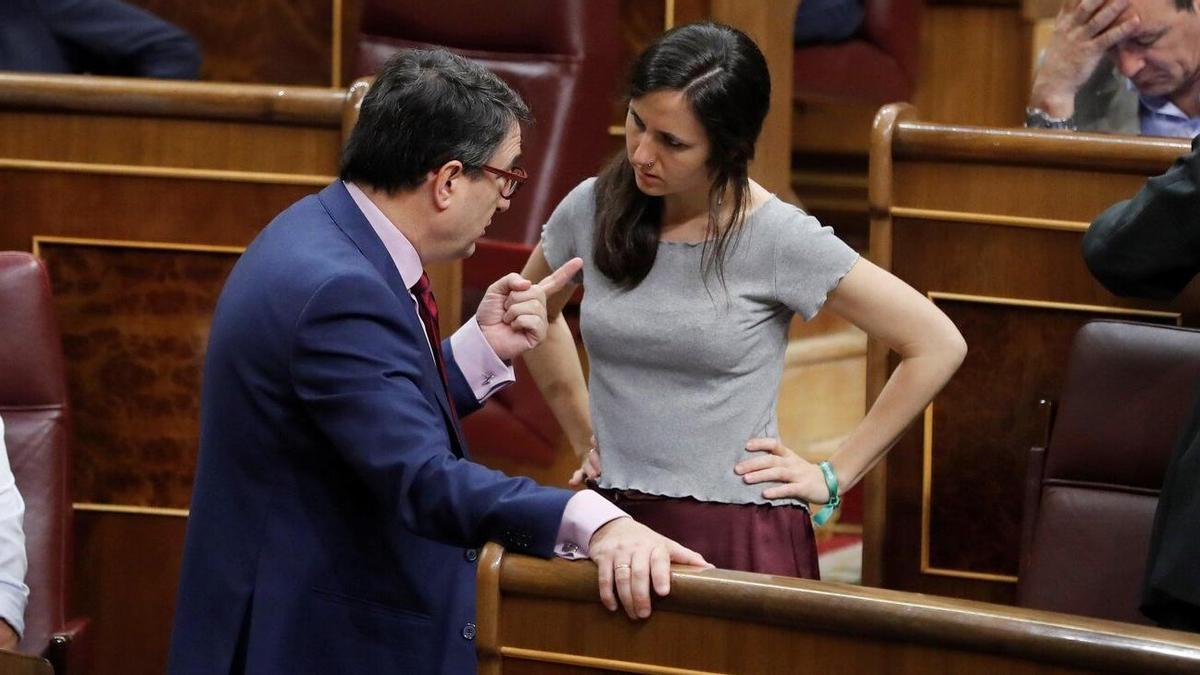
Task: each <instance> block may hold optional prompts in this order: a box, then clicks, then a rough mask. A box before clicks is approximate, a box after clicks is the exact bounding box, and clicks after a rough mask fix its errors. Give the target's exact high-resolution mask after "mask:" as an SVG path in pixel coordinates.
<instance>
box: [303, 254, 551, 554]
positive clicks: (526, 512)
mask: <svg viewBox="0 0 1200 675" xmlns="http://www.w3.org/2000/svg"><path fill="white" fill-rule="evenodd" d="M396 305H397V301H396V297H395V295H394V294H393V293H392V292H391V291H390V290H389V289H388V288H387V287H386V286H384V285H383V284H380V283H379V282H378V280H377V279H373V278H371V277H370V276H368V275H362V276H355V275H343V276H338V277H334V278H332V279H330V280H328V281H327V282H326V283H324V284H323V285H322V286H321V287H320V288H319V289H318V290H317V291H316V293H315V294H314V295H313V296H312V297H311V298H310V299H309V301H308V303H307V306H306V308H305V310H304V311H303V313H302V314H301V316H300V320H299V323H298V325H297V327H296V331H295V341H294V345H293V348H292V358H291V371H292V381H293V383H294V386H295V387H296V392H297V394H298V395H299V397H300V399H301V400H302V401H303V402H304V406H305V408H306V409H307V410H308V412H309V413H310V414H311V415H312V418H313V420H315V422H316V424H317V426H318V427H319V428H320V430H321V432H322V433H323V434H324V435H325V436H326V438H328V439H329V441H330V443H331V445H332V446H333V448H334V449H335V451H336V452H337V453H338V455H340V456H341V458H342V459H343V460H344V461H345V462H346V464H347V465H349V466H350V467H351V469H352V470H353V471H354V472H355V473H356V474H357V475H358V477H359V478H360V479H361V480H362V481H363V483H364V484H365V485H366V486H367V488H368V489H369V490H370V491H371V493H372V494H373V495H374V496H375V497H376V499H377V500H378V501H379V502H380V503H382V504H385V505H386V508H388V509H389V511H391V512H392V513H394V514H395V517H396V518H398V519H399V521H400V522H402V523H403V524H404V526H405V527H406V528H408V529H409V530H411V531H412V532H415V533H417V534H418V535H420V536H423V537H427V538H429V539H433V540H436V541H440V542H443V543H446V544H451V545H455V546H466V547H474V546H480V545H482V544H483V543H484V542H485V541H488V540H492V541H499V542H501V543H503V544H504V545H505V547H506V548H509V549H510V550H517V551H521V552H524V553H530V554H533V555H540V556H543V557H549V556H551V555H552V554H553V551H554V544H555V538H556V536H557V534H558V528H559V524H560V521H561V519H562V513H563V510H564V509H565V508H566V504H567V501H568V500H569V499H570V498H571V496H572V494H573V493H572V492H569V491H567V490H560V489H557V488H548V487H542V486H539V485H537V484H536V483H534V482H533V481H531V480H529V479H528V478H512V477H508V476H505V475H504V474H502V473H500V472H498V471H493V470H491V469H488V468H486V467H483V466H481V465H479V464H475V463H473V462H470V461H467V460H464V459H461V458H459V457H457V456H455V455H454V454H453V453H452V452H451V450H450V444H449V443H450V441H449V436H448V435H447V430H446V426H445V423H444V422H443V418H442V416H441V414H440V412H438V411H437V410H436V409H435V408H434V407H433V405H431V404H430V403H429V401H428V400H427V399H426V398H425V396H424V395H423V394H422V392H421V384H420V383H421V382H422V374H421V370H420V366H419V365H418V364H419V361H420V360H421V359H422V358H425V357H424V352H425V351H426V350H428V345H427V344H426V342H425V337H424V335H423V334H416V333H415V332H410V331H409V329H408V328H406V326H405V325H404V324H402V323H401V322H400V321H399V320H398V318H397V314H398V312H396V311H394V308H395V306H396ZM459 378H461V375H459ZM437 386H441V384H440V383H437ZM463 386H465V382H464V383H463Z"/></svg>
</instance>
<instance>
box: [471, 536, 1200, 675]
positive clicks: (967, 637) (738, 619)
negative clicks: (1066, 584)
mask: <svg viewBox="0 0 1200 675" xmlns="http://www.w3.org/2000/svg"><path fill="white" fill-rule="evenodd" d="M478 576H479V580H478V584H479V585H478V591H477V593H478V595H477V597H478V600H477V603H476V604H477V607H476V614H477V624H478V635H477V637H476V640H477V643H478V645H477V648H478V651H479V659H480V673H482V674H483V675H499V674H500V673H530V672H537V673H569V672H590V673H596V672H622V673H677V674H682V673H689V674H696V675H699V674H701V673H800V672H813V673H822V674H825V675H836V674H838V673H882V672H888V673H921V674H936V673H986V672H993V673H1001V672H1002V673H1039V674H1042V675H1049V674H1050V673H1078V672H1081V671H1086V672H1106V673H1192V672H1196V670H1197V669H1198V668H1200V636H1194V635H1190V634H1187V633H1178V632H1175V631H1166V630H1161V629H1157V628H1148V627H1144V626H1133V625H1129V624H1123V623H1116V622H1111V621H1101V620H1097V619H1084V618H1081V617H1075V616H1070V615H1066V614H1057V613H1053V612H1040V611H1034V610H1026V609H1016V608H1011V607H1005V606H1001V605H994V604H989V603H983V602H975V601H968V600H957V599H950V598H939V597H932V596H926V595H919V594H915V593H905V592H899V591H888V590H881V589H874V588H865V587H859V586H849V585H845V584H838V583H831V582H820V581H810V580H805V579H791V578H787V577H774V576H766V575H759V574H748V573H743V572H729V571H724V570H706V571H695V570H691V569H689V568H682V567H676V568H675V570H674V574H673V578H672V584H671V595H670V596H669V597H667V598H661V599H658V600H657V601H656V603H655V605H654V613H653V614H652V615H651V617H650V618H649V619H648V620H646V621H642V622H633V621H630V620H628V619H627V618H626V617H625V614H624V613H623V612H617V613H610V612H608V611H607V610H605V609H604V607H603V606H602V605H601V604H600V602H599V600H598V598H597V591H596V570H595V566H594V565H592V563H590V562H587V561H580V562H567V561H564V560H539V559H535V558H530V557H527V556H521V555H515V554H506V553H505V552H504V550H503V549H502V548H501V547H500V546H499V545H496V544H489V545H488V546H487V547H486V548H485V549H484V552H483V555H482V556H481V557H480V559H479V575H478Z"/></svg>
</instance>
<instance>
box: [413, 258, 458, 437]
mask: <svg viewBox="0 0 1200 675" xmlns="http://www.w3.org/2000/svg"><path fill="white" fill-rule="evenodd" d="M412 293H413V296H415V297H416V298H417V308H418V309H419V310H420V311H419V312H418V314H420V315H421V323H423V324H425V335H426V336H428V338H429V346H430V347H431V348H433V360H434V361H435V362H436V363H437V369H438V375H441V376H442V387H444V388H445V390H446V401H447V402H448V403H449V404H450V414H452V415H454V418H455V419H456V420H457V419H458V411H457V410H455V408H454V397H453V396H451V395H450V378H449V377H448V376H447V374H446V360H445V359H444V358H442V337H441V333H440V332H438V308H437V301H436V300H434V299H433V289H432V288H430V284H429V275H428V274H425V273H424V272H422V273H421V278H420V279H418V280H417V283H415V284H413V287H412Z"/></svg>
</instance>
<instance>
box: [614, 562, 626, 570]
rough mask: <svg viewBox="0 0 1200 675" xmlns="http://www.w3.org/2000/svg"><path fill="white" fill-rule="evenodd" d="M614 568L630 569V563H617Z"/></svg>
mask: <svg viewBox="0 0 1200 675" xmlns="http://www.w3.org/2000/svg"><path fill="white" fill-rule="evenodd" d="M613 569H614V570H627V569H629V563H617V564H616V565H613Z"/></svg>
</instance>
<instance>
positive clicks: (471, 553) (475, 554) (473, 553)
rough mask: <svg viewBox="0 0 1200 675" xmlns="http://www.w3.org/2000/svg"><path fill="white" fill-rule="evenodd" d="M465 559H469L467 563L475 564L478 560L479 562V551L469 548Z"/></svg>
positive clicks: (464, 555) (464, 554)
mask: <svg viewBox="0 0 1200 675" xmlns="http://www.w3.org/2000/svg"><path fill="white" fill-rule="evenodd" d="M463 557H464V558H466V559H467V562H475V561H476V560H479V551H477V550H475V549H473V548H469V549H467V550H466V552H465V553H463Z"/></svg>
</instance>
